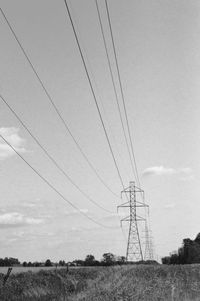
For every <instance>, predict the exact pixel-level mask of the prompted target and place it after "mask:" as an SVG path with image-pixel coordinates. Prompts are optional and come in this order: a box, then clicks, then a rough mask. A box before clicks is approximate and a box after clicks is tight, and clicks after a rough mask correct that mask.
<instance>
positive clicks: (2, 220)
mask: <svg viewBox="0 0 200 301" xmlns="http://www.w3.org/2000/svg"><path fill="white" fill-rule="evenodd" d="M42 222H43V220H42V219H39V218H33V217H28V216H24V215H23V214H21V213H19V212H8V213H4V214H1V215H0V225H1V226H3V227H4V228H5V227H15V226H25V225H38V224H41V223H42Z"/></svg>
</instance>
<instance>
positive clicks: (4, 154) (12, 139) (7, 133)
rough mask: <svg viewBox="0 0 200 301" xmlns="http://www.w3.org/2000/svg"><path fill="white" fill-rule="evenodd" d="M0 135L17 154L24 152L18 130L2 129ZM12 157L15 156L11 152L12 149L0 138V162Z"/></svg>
mask: <svg viewBox="0 0 200 301" xmlns="http://www.w3.org/2000/svg"><path fill="white" fill-rule="evenodd" d="M0 135H1V136H3V137H4V138H5V139H6V140H7V141H8V142H9V143H10V144H11V145H12V146H13V148H14V149H15V150H16V151H17V152H20V153H24V152H26V149H25V147H24V144H25V140H24V139H23V138H21V137H20V135H19V129H18V128H15V127H9V128H6V127H2V128H0ZM13 155H15V152H14V151H13V150H12V148H11V147H10V146H9V145H7V144H6V143H5V142H4V141H3V139H1V138H0V160H4V159H7V158H9V157H12V156H13Z"/></svg>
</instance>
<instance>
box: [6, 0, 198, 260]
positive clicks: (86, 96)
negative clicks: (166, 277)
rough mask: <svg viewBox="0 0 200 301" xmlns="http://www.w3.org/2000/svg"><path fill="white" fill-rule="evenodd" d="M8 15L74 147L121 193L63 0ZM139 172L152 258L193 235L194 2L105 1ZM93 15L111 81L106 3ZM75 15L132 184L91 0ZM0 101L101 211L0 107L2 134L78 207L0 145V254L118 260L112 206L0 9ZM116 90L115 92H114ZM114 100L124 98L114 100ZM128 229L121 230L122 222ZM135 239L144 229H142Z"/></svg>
mask: <svg viewBox="0 0 200 301" xmlns="http://www.w3.org/2000/svg"><path fill="white" fill-rule="evenodd" d="M0 4H1V5H0V6H1V8H2V9H3V11H4V13H5V15H6V16H7V18H8V20H9V21H10V23H11V24H12V26H13V28H14V30H15V32H16V34H17V36H18V38H19V40H20V41H21V43H22V45H23V47H24V48H25V50H26V51H27V53H28V55H29V57H30V59H31V61H32V63H33V64H34V66H35V68H36V70H37V72H38V74H39V75H40V77H41V79H42V81H43V83H44V84H45V87H46V88H47V90H48V91H49V93H50V94H51V96H52V98H53V100H54V102H55V103H56V105H57V107H58V108H59V110H60V112H61V113H62V116H63V118H64V119H65V121H66V122H67V124H68V125H69V127H70V130H71V131H72V132H73V134H74V136H75V137H76V139H77V141H78V142H79V143H80V145H81V147H82V149H83V150H84V152H85V153H86V155H87V157H88V158H89V159H90V161H91V162H92V164H93V165H94V166H95V168H96V169H97V170H98V172H99V174H100V175H101V177H102V178H103V179H104V181H105V182H106V184H107V185H108V186H109V187H110V188H111V189H112V190H113V191H114V192H115V193H116V194H117V195H119V196H120V191H121V190H122V187H121V184H120V181H119V178H118V176H117V172H116V169H115V166H114V163H113V161H112V157H111V155H110V152H109V148H108V145H107V142H106V139H105V135H104V132H103V129H102V126H101V123H100V119H99V116H98V112H97V109H96V106H95V103H94V99H93V97H92V94H91V91H90V87H89V84H88V81H87V78H86V75H85V71H84V68H83V64H82V61H81V58H80V55H79V52H78V48H77V45H76V42H75V39H74V35H73V31H72V28H71V25H70V22H69V18H68V15H67V11H66V9H65V5H64V1H62V0H60V1H55V0H48V1H47V0H42V1H39V0H36V1H27V0H26V1H25V0H18V1H12V0H0ZM108 4H109V8H110V15H111V19H112V25H113V33H114V38H115V43H116V49H117V54H118V59H119V66H120V71H121V78H122V83H123V87H124V94H125V99H126V105H127V111H128V117H129V121H130V127H131V132H132V137H133V143H134V150H135V155H136V161H137V167H138V172H139V177H140V182H141V186H142V188H143V189H144V190H145V194H146V202H147V203H148V204H149V205H150V214H151V227H152V234H153V238H154V242H155V251H156V254H157V255H159V256H163V255H167V254H168V253H169V252H170V251H173V250H176V249H177V248H178V247H179V246H180V245H181V242H182V239H183V238H186V237H190V238H194V237H195V236H196V234H197V233H198V232H199V231H200V227H199V211H200V202H199V195H200V185H199V180H200V164H199V153H200V142H199V137H200V123H199V116H200V104H199V96H200V88H199V87H200V86H199V80H200V70H199V66H200V39H199V31H200V2H199V1H198V0H193V1H187V0H174V1H171V0H164V1H160V0H148V1H144V0H137V1H136V0H125V1H119V0H108ZM99 6H100V11H101V14H102V20H103V25H104V29H105V32H106V40H107V42H108V48H109V53H110V55H111V60H112V66H113V70H114V75H115V79H116V82H117V74H116V68H115V65H114V59H113V52H112V48H111V40H110V35H109V28H108V22H107V19H106V10H105V3H104V1H103V0H102V1H99ZM70 7H71V10H72V17H73V19H74V21H75V26H76V29H77V31H78V36H79V38H80V43H81V46H82V47H83V49H84V56H85V57H86V62H87V66H88V70H89V73H90V76H91V79H92V84H93V86H94V89H95V93H96V95H97V100H98V103H99V106H100V109H101V111H102V116H103V119H104V121H105V124H106V128H107V131H108V134H109V137H110V140H111V144H112V147H113V150H114V153H115V156H116V159H117V163H118V165H119V168H120V172H121V174H122V177H123V180H124V183H125V186H128V185H129V181H131V180H134V178H133V176H132V173H131V167H130V162H129V159H128V153H127V150H126V147H125V142H124V138H123V132H122V128H121V125H120V119H119V114H118V111H117V106H116V100H115V97H114V92H113V87H112V83H111V78H110V74H109V69H108V65H107V61H106V56H105V50H104V47H103V42H102V36H101V32H100V27H99V23H98V18H97V11H96V7H95V1H94V0H84V1H82V0H73V1H72V0H71V5H70ZM0 38H1V53H0V67H1V68H0V94H1V95H2V96H3V97H5V99H6V100H7V102H8V103H9V104H10V106H11V107H12V108H13V109H14V110H15V111H16V113H17V114H18V115H19V116H20V118H21V119H22V120H23V122H24V123H25V124H26V125H27V126H28V127H29V129H30V130H31V131H32V133H33V134H34V135H35V136H36V137H37V138H38V139H39V141H40V142H41V144H42V145H43V146H44V147H45V148H46V149H47V150H48V152H49V153H50V154H51V155H52V156H53V157H54V158H55V159H56V161H57V162H58V163H59V164H60V166H62V168H63V169H64V170H65V171H66V172H67V173H68V174H69V175H70V177H71V178H72V179H73V180H74V181H75V182H76V183H77V184H78V185H79V187H80V188H81V189H83V190H84V191H85V192H86V193H87V194H88V195H89V196H90V197H91V198H93V199H94V200H95V201H96V202H97V203H99V204H100V205H101V206H103V207H105V208H106V209H107V210H109V211H111V213H109V212H105V211H103V210H101V209H99V208H98V207H96V206H95V205H93V204H91V203H90V202H89V201H88V200H87V199H86V198H84V197H83V196H82V195H81V194H80V193H79V192H78V191H77V190H76V188H75V187H74V186H73V185H72V184H70V183H69V181H67V180H66V178H65V177H64V176H63V175H62V174H61V173H60V172H59V171H58V170H57V169H56V167H55V166H53V164H52V163H51V162H50V161H49V160H48V158H47V157H46V156H45V155H44V154H43V153H42V151H41V149H40V148H39V147H38V146H37V145H36V143H35V142H34V141H33V139H32V138H31V137H30V135H29V134H28V133H27V132H26V131H25V130H24V129H23V127H22V126H21V124H20V123H19V122H18V121H17V119H16V118H15V117H14V116H13V114H12V113H11V112H10V111H9V109H8V108H7V107H6V106H5V104H4V103H3V102H2V101H1V102H0V134H1V135H3V136H4V137H5V138H6V139H7V140H8V141H9V142H10V143H11V144H12V145H13V146H14V147H15V149H16V150H17V151H18V152H19V153H20V154H21V155H22V156H24V158H25V159H26V160H27V161H28V162H29V163H30V164H31V165H32V166H33V167H34V168H36V169H37V170H38V171H39V172H40V173H41V174H42V175H43V176H44V177H46V179H48V181H49V182H50V183H51V184H53V185H54V186H55V188H56V189H58V190H59V191H60V192H61V193H62V194H63V195H64V196H65V197H66V198H67V199H69V200H70V201H71V202H72V203H73V204H74V205H75V206H77V207H78V208H79V209H80V210H81V212H82V213H86V214H87V215H88V216H90V217H92V218H93V219H95V220H96V221H98V222H100V223H101V224H103V225H104V226H106V227H111V229H108V228H104V227H100V226H98V225H97V224H94V223H92V221H90V220H88V219H87V218H85V217H84V216H83V215H81V214H80V212H77V211H75V210H74V208H72V207H71V206H70V205H69V204H68V203H67V202H65V201H64V200H62V199H61V198H60V197H59V196H58V195H57V194H56V193H55V192H53V191H52V190H51V189H50V188H49V187H48V186H47V185H46V184H45V183H44V182H43V181H42V180H41V179H40V178H39V177H38V176H37V175H36V174H34V173H33V171H32V170H31V169H30V168H29V167H28V166H27V165H26V164H25V163H24V162H23V161H22V160H21V159H20V158H19V157H18V156H17V155H16V154H15V153H14V152H13V151H12V150H10V148H9V147H8V146H6V145H5V143H4V142H3V141H1V142H0V177H1V178H0V191H1V198H0V253H1V257H4V256H13V257H18V258H19V259H20V260H44V259H46V258H51V259H52V260H58V259H65V260H71V259H75V258H84V257H85V256H86V255H87V254H89V253H91V254H94V255H95V256H96V257H97V258H98V259H99V258H101V256H102V254H103V253H105V252H113V253H114V254H118V255H125V251H126V242H125V240H124V237H123V235H122V232H121V230H120V222H119V220H120V218H121V217H124V215H123V214H125V213H124V212H123V211H122V212H121V216H117V214H116V207H117V205H119V204H120V199H119V198H117V197H115V196H114V195H113V194H112V193H110V192H109V191H108V190H107V189H106V188H105V186H103V185H102V183H101V182H100V181H99V179H98V178H97V177H96V176H95V174H94V173H93V172H92V171H91V169H90V168H89V166H88V164H87V162H86V161H85V160H84V159H83V157H82V156H81V154H80V152H79V150H78V149H77V148H76V146H75V144H74V142H73V140H72V139H71V137H70V136H69V135H68V134H67V133H66V131H65V128H64V126H63V124H62V123H61V121H60V120H59V118H58V116H57V115H56V113H55V110H54V109H53V107H52V106H51V105H50V102H49V100H48V98H47V96H46V95H45V93H44V91H43V90H42V88H41V86H40V84H39V82H38V80H37V78H36V76H35V75H34V73H33V71H32V70H31V68H30V66H29V64H28V63H27V61H26V59H25V57H24V55H23V53H22V51H21V50H20V48H19V46H18V45H17V43H16V41H15V39H14V37H13V35H12V33H11V31H10V30H9V28H8V25H7V24H6V22H5V20H4V18H3V16H2V14H0ZM117 89H118V92H119V87H118V88H117ZM120 102H121V99H120ZM124 232H125V233H126V234H127V227H124ZM141 235H143V234H141Z"/></svg>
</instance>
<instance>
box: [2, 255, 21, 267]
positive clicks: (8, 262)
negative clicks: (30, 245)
mask: <svg viewBox="0 0 200 301" xmlns="http://www.w3.org/2000/svg"><path fill="white" fill-rule="evenodd" d="M18 264H20V262H19V260H18V259H17V258H12V257H9V258H8V257H5V258H4V259H3V258H0V266H1V267H7V266H13V265H18Z"/></svg>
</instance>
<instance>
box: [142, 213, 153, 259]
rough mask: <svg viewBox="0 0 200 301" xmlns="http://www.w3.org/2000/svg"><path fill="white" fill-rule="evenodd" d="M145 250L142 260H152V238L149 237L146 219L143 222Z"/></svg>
mask: <svg viewBox="0 0 200 301" xmlns="http://www.w3.org/2000/svg"><path fill="white" fill-rule="evenodd" d="M144 232H145V250H144V260H153V259H154V255H153V246H152V238H151V236H150V230H149V227H148V223H147V219H146V220H145V230H144Z"/></svg>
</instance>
